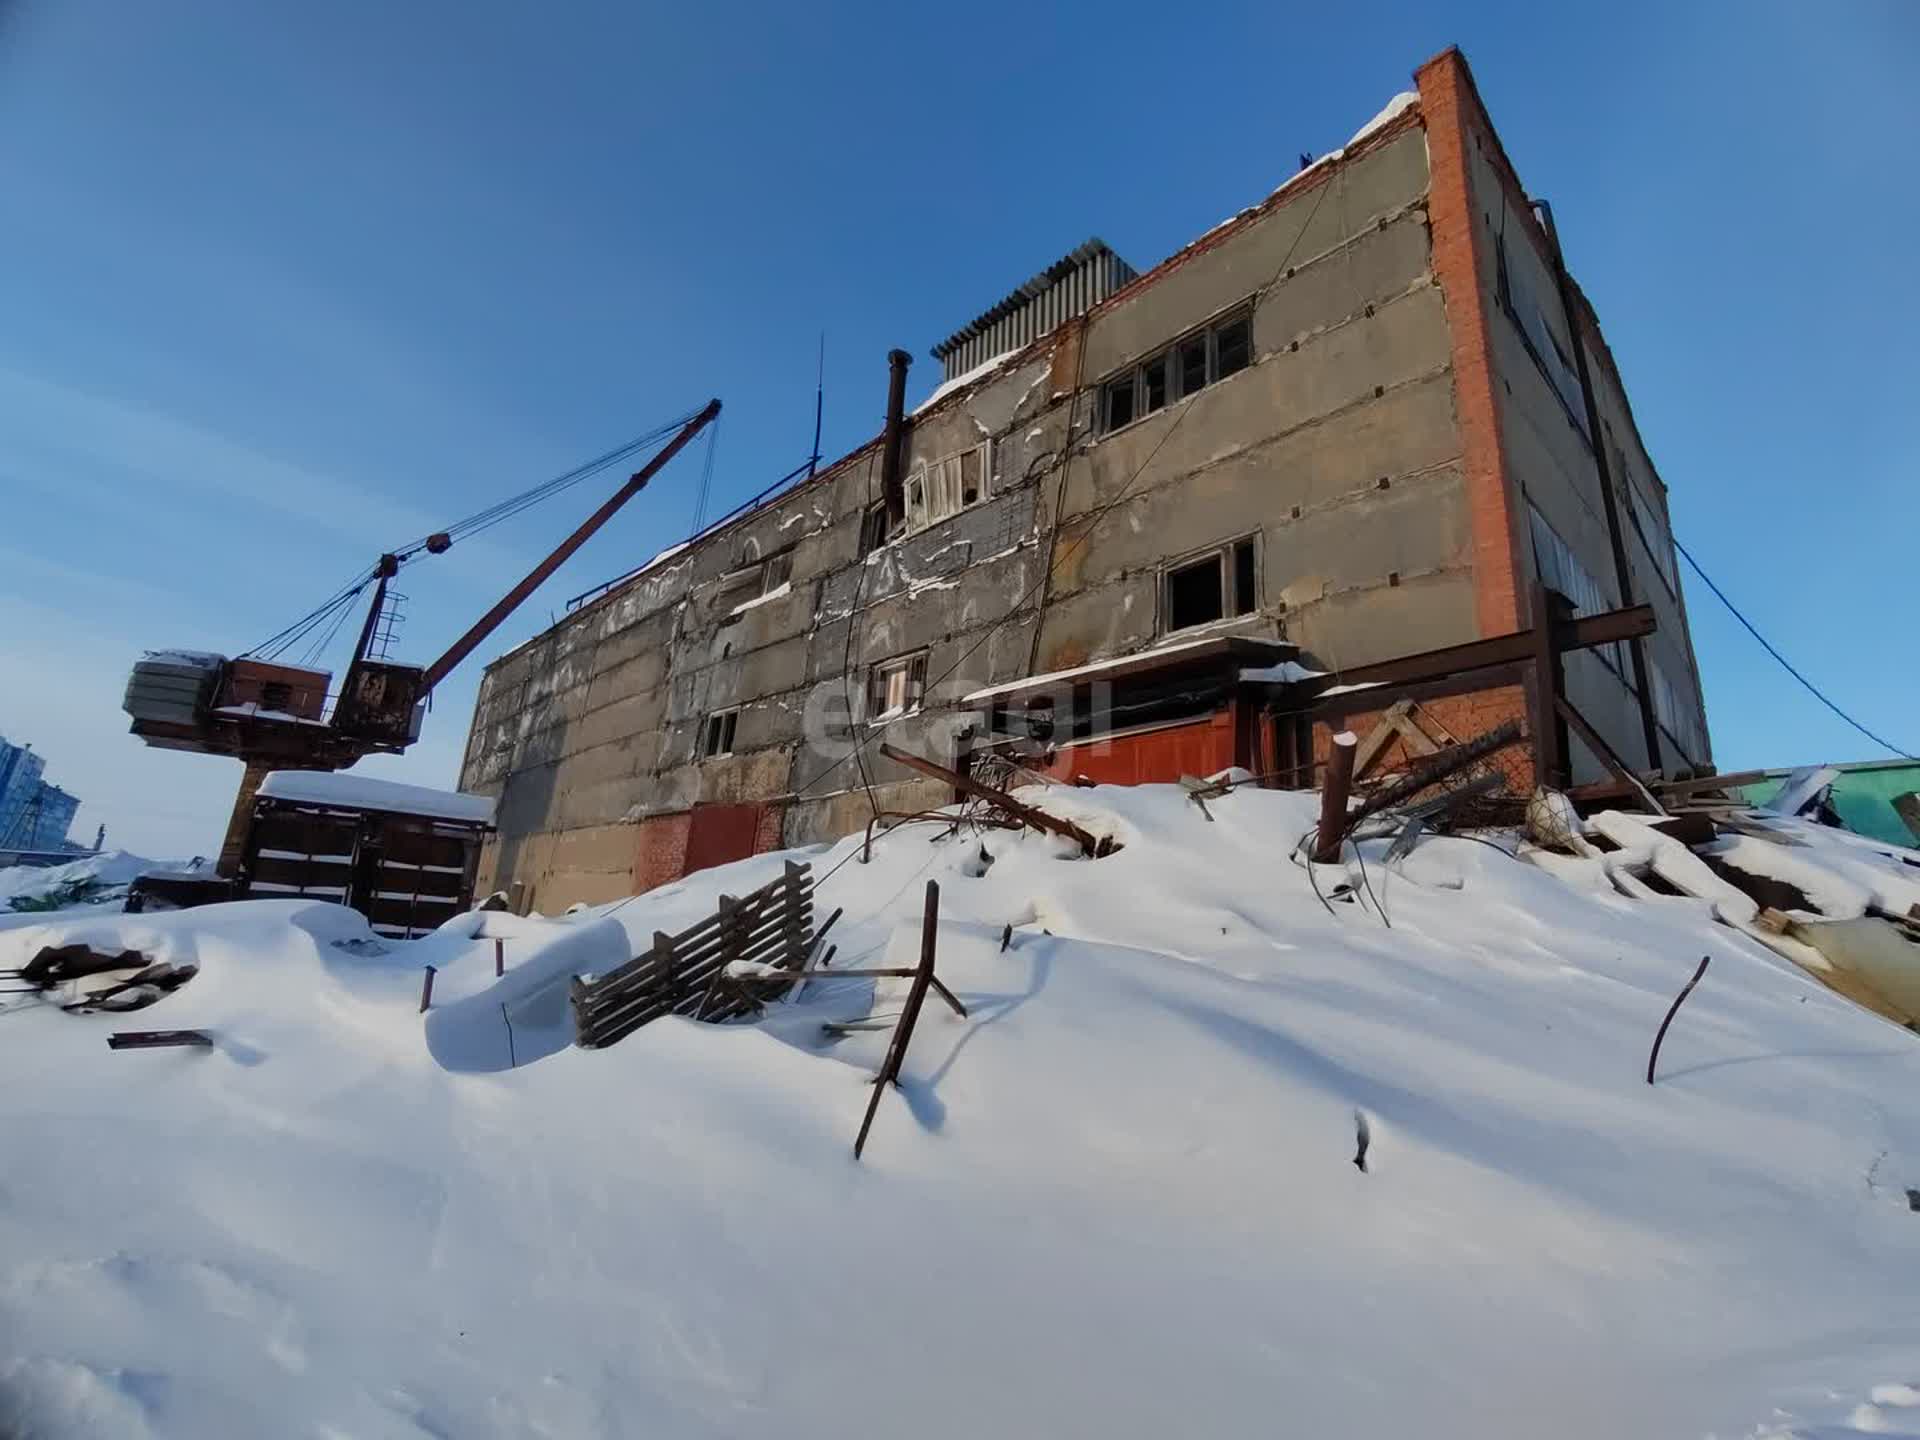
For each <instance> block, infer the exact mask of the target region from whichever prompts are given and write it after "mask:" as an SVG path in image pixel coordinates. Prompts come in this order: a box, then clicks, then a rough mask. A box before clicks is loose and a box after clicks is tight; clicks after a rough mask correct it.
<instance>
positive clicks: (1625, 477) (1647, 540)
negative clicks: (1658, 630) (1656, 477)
mask: <svg viewBox="0 0 1920 1440" xmlns="http://www.w3.org/2000/svg"><path fill="white" fill-rule="evenodd" d="M1613 473H1614V474H1615V476H1617V477H1618V479H1619V482H1620V488H1621V489H1623V490H1625V491H1626V492H1627V513H1628V515H1629V516H1630V517H1631V518H1632V520H1633V528H1634V533H1635V534H1637V535H1639V537H1640V543H1641V544H1642V545H1643V546H1645V547H1646V551H1647V558H1648V559H1650V560H1652V561H1653V568H1654V569H1655V570H1656V571H1658V572H1659V575H1660V578H1661V579H1662V580H1664V581H1665V582H1666V585H1667V593H1668V594H1669V595H1672V596H1675V597H1676V598H1677V597H1678V596H1679V594H1680V578H1679V577H1678V576H1677V575H1675V574H1674V570H1673V545H1672V544H1671V542H1669V541H1668V539H1667V527H1666V525H1665V523H1664V522H1663V521H1662V520H1661V519H1660V516H1659V512H1658V511H1656V510H1655V509H1654V508H1653V502H1652V501H1650V500H1648V499H1647V498H1646V496H1644V495H1642V494H1641V493H1640V487H1639V486H1638V485H1636V484H1634V483H1633V476H1632V474H1631V473H1630V472H1629V471H1628V469H1627V452H1626V451H1624V450H1622V449H1621V448H1620V447H1619V446H1618V445H1616V446H1614V447H1613Z"/></svg>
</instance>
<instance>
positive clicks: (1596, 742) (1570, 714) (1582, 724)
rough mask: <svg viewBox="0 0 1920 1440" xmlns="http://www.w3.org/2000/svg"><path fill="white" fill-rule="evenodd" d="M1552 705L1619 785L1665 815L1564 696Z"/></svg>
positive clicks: (1658, 813)
mask: <svg viewBox="0 0 1920 1440" xmlns="http://www.w3.org/2000/svg"><path fill="white" fill-rule="evenodd" d="M1553 705H1554V710H1555V711H1556V712H1557V713H1558V714H1559V715H1560V717H1561V718H1562V719H1563V720H1565V721H1566V722H1567V725H1568V728H1570V729H1571V730H1572V731H1573V732H1574V733H1575V734H1576V735H1578V736H1579V737H1580V738H1581V739H1582V740H1584V741H1586V742H1587V748H1588V749H1590V750H1591V751H1593V753H1594V754H1595V755H1596V756H1598V757H1599V759H1600V763H1601V764H1603V765H1605V766H1606V767H1607V768H1608V769H1609V770H1611V771H1612V772H1613V774H1614V778H1615V779H1617V780H1619V781H1620V783H1621V784H1623V785H1626V786H1629V787H1630V788H1631V789H1632V790H1633V791H1634V793H1635V794H1637V795H1638V796H1639V797H1640V798H1641V799H1642V800H1644V801H1646V803H1647V807H1648V808H1649V809H1651V810H1652V811H1653V813H1654V814H1656V815H1665V814H1666V813H1667V811H1666V807H1665V806H1664V805H1662V804H1661V803H1660V802H1659V801H1658V800H1656V799H1654V798H1653V793H1652V792H1651V791H1649V790H1648V789H1647V787H1646V786H1644V785H1642V784H1641V783H1640V777H1639V776H1637V775H1635V774H1634V773H1633V771H1631V770H1629V769H1628V768H1627V762H1626V761H1624V760H1622V759H1621V758H1620V757H1619V756H1618V755H1617V754H1615V753H1614V749H1613V747H1612V746H1611V745H1609V744H1607V742H1606V741H1605V739H1603V738H1602V737H1601V734H1600V732H1599V731H1598V730H1596V729H1594V728H1593V726H1591V725H1589V724H1588V723H1587V717H1586V716H1584V715H1582V714H1581V713H1580V712H1579V711H1578V710H1576V709H1574V708H1573V706H1572V704H1571V703H1569V702H1568V700H1567V698H1566V696H1564V695H1556V696H1554V701H1553Z"/></svg>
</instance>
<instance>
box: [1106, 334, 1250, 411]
mask: <svg viewBox="0 0 1920 1440" xmlns="http://www.w3.org/2000/svg"><path fill="white" fill-rule="evenodd" d="M1252 360H1253V312H1252V311H1251V310H1242V311H1240V312H1239V313H1237V314H1235V315H1231V316H1228V317H1227V318H1226V319H1223V320H1218V321H1215V322H1214V323H1213V324H1211V325H1208V326H1206V327H1204V328H1203V329H1200V330H1196V331H1194V332H1193V333H1192V334H1191V335H1188V336H1186V337H1184V338H1183V339H1179V340H1176V341H1174V342H1173V344H1171V345H1169V346H1168V347H1167V348H1166V349H1164V350H1161V351H1159V352H1158V353H1156V354H1153V355H1149V356H1148V357H1147V358H1146V359H1145V360H1142V361H1141V362H1140V363H1139V364H1137V365H1135V366H1133V367H1132V368H1131V369H1129V370H1127V371H1126V372H1124V373H1123V374H1120V375H1116V376H1114V378H1113V379H1111V380H1109V381H1107V382H1106V383H1105V384H1104V385H1102V386H1101V387H1100V400H1099V407H1100V409H1099V420H1100V430H1101V432H1102V433H1105V432H1107V431H1110V430H1118V429H1119V428H1120V427H1121V426H1123V425H1131V424H1132V423H1133V422H1134V421H1135V420H1139V419H1142V418H1143V417H1145V416H1148V415H1151V414H1153V412H1154V411H1156V410H1160V409H1163V408H1164V407H1166V406H1168V405H1171V404H1172V403H1173V402H1174V401H1176V400H1181V399H1184V398H1185V397H1187V396H1188V395H1191V394H1193V393H1194V392H1195V391H1196V390H1202V389H1204V388H1206V387H1207V386H1209V385H1212V384H1214V383H1215V382H1216V381H1220V380H1224V379H1226V378H1227V376H1229V375H1233V374H1236V373H1237V372H1239V371H1241V370H1244V369H1246V368H1247V366H1248V365H1249V364H1250V363H1252Z"/></svg>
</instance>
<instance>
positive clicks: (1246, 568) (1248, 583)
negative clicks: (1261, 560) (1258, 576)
mask: <svg viewBox="0 0 1920 1440" xmlns="http://www.w3.org/2000/svg"><path fill="white" fill-rule="evenodd" d="M1255 589H1256V587H1255V585H1254V583H1253V541H1252V540H1251V539H1247V540H1242V541H1240V542H1239V543H1238V544H1236V545H1235V546H1234V547H1233V613H1234V614H1236V615H1251V614H1252V613H1253V612H1254V611H1255V610H1257V609H1258V608H1259V603H1260V602H1259V597H1258V596H1257V595H1256V594H1255Z"/></svg>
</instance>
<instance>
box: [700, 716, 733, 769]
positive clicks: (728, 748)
mask: <svg viewBox="0 0 1920 1440" xmlns="http://www.w3.org/2000/svg"><path fill="white" fill-rule="evenodd" d="M739 721H740V712H739V711H738V710H716V711H715V712H714V713H713V714H711V715H709V716H708V717H707V728H706V732H705V733H704V734H703V735H702V736H701V737H700V753H701V755H702V756H704V757H706V758H708V759H711V758H712V757H713V756H715V755H731V754H732V753H733V732H734V728H735V726H736V725H738V723H739Z"/></svg>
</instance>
